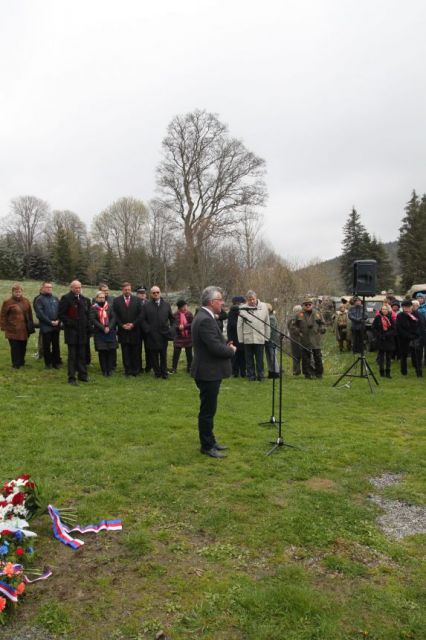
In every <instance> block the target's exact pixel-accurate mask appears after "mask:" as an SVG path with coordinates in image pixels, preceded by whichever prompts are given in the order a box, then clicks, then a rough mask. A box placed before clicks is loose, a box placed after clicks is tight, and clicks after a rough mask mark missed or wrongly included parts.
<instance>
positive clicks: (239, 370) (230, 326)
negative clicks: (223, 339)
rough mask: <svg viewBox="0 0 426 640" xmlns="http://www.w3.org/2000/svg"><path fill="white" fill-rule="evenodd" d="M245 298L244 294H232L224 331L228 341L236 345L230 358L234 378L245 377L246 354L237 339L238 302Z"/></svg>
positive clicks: (242, 345) (242, 302) (242, 301)
mask: <svg viewBox="0 0 426 640" xmlns="http://www.w3.org/2000/svg"><path fill="white" fill-rule="evenodd" d="M245 301H246V299H245V298H244V296H234V297H233V298H232V307H231V308H230V309H229V313H228V322H227V324H226V333H227V336H228V341H229V342H232V344H234V345H235V346H236V347H237V350H236V352H235V355H234V357H233V358H232V375H233V376H234V378H238V376H241V377H242V378H245V377H246V356H245V353H244V344H243V343H241V342H239V340H238V331H237V326H238V316H239V313H240V304H244V303H245Z"/></svg>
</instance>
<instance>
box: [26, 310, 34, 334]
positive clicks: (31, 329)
mask: <svg viewBox="0 0 426 640" xmlns="http://www.w3.org/2000/svg"><path fill="white" fill-rule="evenodd" d="M25 326H26V328H27V333H28V335H29V336H30V335H31V334H32V333H35V327H34V322H33V321H32V320H31V318H29V317H28V316H27V314H25Z"/></svg>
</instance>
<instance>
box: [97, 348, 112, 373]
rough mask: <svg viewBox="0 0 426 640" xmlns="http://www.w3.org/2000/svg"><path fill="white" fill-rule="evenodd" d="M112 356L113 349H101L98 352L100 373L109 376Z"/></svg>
mask: <svg viewBox="0 0 426 640" xmlns="http://www.w3.org/2000/svg"><path fill="white" fill-rule="evenodd" d="M114 354H115V349H101V350H99V351H98V356H99V366H100V367H101V371H102V373H104V374H106V375H110V373H111V371H112V370H113V368H114Z"/></svg>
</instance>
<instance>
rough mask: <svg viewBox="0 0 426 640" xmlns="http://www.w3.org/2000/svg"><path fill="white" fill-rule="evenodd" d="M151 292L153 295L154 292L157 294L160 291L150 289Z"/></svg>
mask: <svg viewBox="0 0 426 640" xmlns="http://www.w3.org/2000/svg"><path fill="white" fill-rule="evenodd" d="M151 293H152V294H153V295H154V294H157V293H160V292H159V291H151Z"/></svg>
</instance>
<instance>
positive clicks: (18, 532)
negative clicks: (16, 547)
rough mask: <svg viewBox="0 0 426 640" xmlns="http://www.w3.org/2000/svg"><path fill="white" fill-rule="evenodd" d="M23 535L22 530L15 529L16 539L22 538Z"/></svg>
mask: <svg viewBox="0 0 426 640" xmlns="http://www.w3.org/2000/svg"><path fill="white" fill-rule="evenodd" d="M23 537H24V534H23V533H22V531H21V530H20V529H18V531H16V533H15V538H16V539H17V540H22V538H23Z"/></svg>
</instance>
